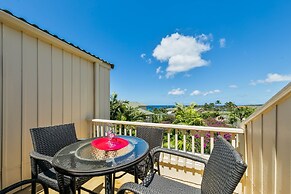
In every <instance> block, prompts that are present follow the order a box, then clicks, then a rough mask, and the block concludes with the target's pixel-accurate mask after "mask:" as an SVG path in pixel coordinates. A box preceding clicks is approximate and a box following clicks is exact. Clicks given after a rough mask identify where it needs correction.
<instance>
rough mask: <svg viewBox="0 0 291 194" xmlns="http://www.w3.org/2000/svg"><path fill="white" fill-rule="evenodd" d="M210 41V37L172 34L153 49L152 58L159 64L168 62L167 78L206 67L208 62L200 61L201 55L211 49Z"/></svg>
mask: <svg viewBox="0 0 291 194" xmlns="http://www.w3.org/2000/svg"><path fill="white" fill-rule="evenodd" d="M211 39H212V36H211V35H209V36H207V35H204V34H202V35H199V36H196V37H193V36H184V35H181V34H179V33H174V34H171V35H170V36H169V35H168V36H166V37H165V38H163V39H162V41H161V43H160V44H159V45H157V46H156V48H155V49H154V51H153V56H154V57H155V58H156V59H157V60H159V61H161V62H168V67H167V69H166V77H167V78H169V77H172V76H174V75H175V74H176V73H179V72H187V71H189V70H191V69H193V68H196V67H201V66H205V65H207V64H208V63H209V62H208V61H206V60H204V59H202V57H201V55H202V53H204V52H207V51H209V50H210V49H211V48H210V44H209V40H211Z"/></svg>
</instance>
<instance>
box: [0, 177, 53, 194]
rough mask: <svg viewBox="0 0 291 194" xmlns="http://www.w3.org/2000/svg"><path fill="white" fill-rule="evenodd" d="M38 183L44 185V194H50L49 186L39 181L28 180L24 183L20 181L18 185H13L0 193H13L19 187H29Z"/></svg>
mask: <svg viewBox="0 0 291 194" xmlns="http://www.w3.org/2000/svg"><path fill="white" fill-rule="evenodd" d="M36 183H39V184H40V185H42V188H43V192H44V194H48V188H47V186H46V185H45V184H44V183H43V182H42V181H40V180H37V179H27V180H23V181H20V182H18V183H15V184H13V185H10V186H8V187H6V188H4V189H2V190H1V191H0V194H6V193H8V192H11V191H13V190H14V189H16V188H18V187H21V186H23V185H27V184H36Z"/></svg>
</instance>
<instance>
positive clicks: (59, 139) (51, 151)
mask: <svg viewBox="0 0 291 194" xmlns="http://www.w3.org/2000/svg"><path fill="white" fill-rule="evenodd" d="M30 134H31V139H32V144H33V148H34V150H35V151H36V152H38V153H41V154H44V155H47V156H54V155H55V153H57V152H58V151H59V150H60V149H62V148H63V147H65V146H67V145H70V144H72V143H75V142H76V141H77V136H76V131H75V126H74V124H73V123H70V124H63V125H56V126H49V127H39V128H32V129H30Z"/></svg>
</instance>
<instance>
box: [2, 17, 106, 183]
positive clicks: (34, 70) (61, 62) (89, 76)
mask: <svg viewBox="0 0 291 194" xmlns="http://www.w3.org/2000/svg"><path fill="white" fill-rule="evenodd" d="M0 19H1V17H0ZM0 24H1V25H0V126H1V133H0V154H1V160H0V166H1V176H0V184H1V185H0V186H1V188H2V187H6V186H8V185H10V184H12V183H15V182H18V181H20V180H23V179H27V178H30V159H29V152H30V151H31V150H32V144H31V138H30V133H29V129H30V128H32V127H38V126H48V125H57V124H63V123H70V122H73V123H75V127H76V132H77V136H78V137H79V138H82V137H88V136H89V134H90V129H91V126H90V122H89V121H91V120H92V119H93V118H96V117H95V115H96V116H99V115H100V118H107V119H109V117H108V115H109V114H108V113H109V83H110V82H109V78H110V76H109V73H110V67H109V66H108V65H106V64H103V63H102V62H100V63H99V64H97V63H95V61H92V60H88V59H87V58H84V57H82V56H80V55H79V53H77V52H74V50H69V49H67V48H66V47H67V45H66V44H65V43H64V44H65V46H64V47H61V45H60V44H54V43H52V42H49V41H47V40H46V39H43V38H42V37H38V36H36V35H35V34H31V33H30V32H26V31H25V30H19V29H18V28H16V27H15V26H13V25H10V24H9V23H7V24H6V23H5V22H4V21H2V20H0ZM30 28H32V27H30ZM42 33H44V32H42ZM47 36H48V35H47ZM96 61H98V60H97V59H96ZM96 67H98V68H97V69H98V71H96ZM95 80H98V81H97V82H96V81H95ZM100 82H102V83H100ZM96 84H98V87H99V89H98V90H96V89H95V86H96ZM94 92H95V93H94ZM96 106H98V108H96ZM99 106H100V107H99ZM96 110H97V112H96ZM97 118H98V117H97Z"/></svg>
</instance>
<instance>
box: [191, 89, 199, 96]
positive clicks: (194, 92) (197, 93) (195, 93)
mask: <svg viewBox="0 0 291 194" xmlns="http://www.w3.org/2000/svg"><path fill="white" fill-rule="evenodd" d="M200 94H201V92H200V91H199V90H194V91H193V92H192V93H191V94H190V95H191V96H197V95H200Z"/></svg>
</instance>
